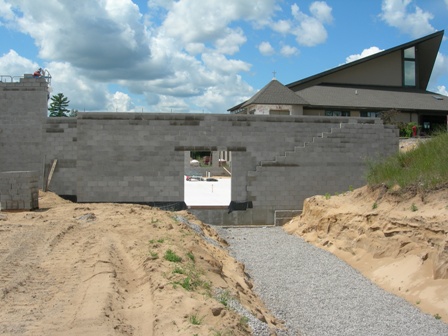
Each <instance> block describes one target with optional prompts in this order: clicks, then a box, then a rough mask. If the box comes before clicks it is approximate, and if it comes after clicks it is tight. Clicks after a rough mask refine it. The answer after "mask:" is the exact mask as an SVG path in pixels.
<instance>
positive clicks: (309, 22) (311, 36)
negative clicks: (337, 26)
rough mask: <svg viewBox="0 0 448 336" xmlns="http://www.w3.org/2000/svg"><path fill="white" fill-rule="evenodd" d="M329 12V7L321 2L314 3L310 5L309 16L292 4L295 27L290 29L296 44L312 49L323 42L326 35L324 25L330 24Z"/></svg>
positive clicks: (330, 16) (331, 18)
mask: <svg viewBox="0 0 448 336" xmlns="http://www.w3.org/2000/svg"><path fill="white" fill-rule="evenodd" d="M331 11H332V9H331V7H329V6H328V5H327V4H326V3H325V2H323V1H316V2H313V3H312V4H311V5H310V12H311V15H307V14H305V13H304V12H302V11H301V10H300V8H299V6H297V4H293V5H292V6H291V13H292V15H293V17H294V19H295V22H294V23H295V24H296V26H295V27H294V28H293V29H292V33H293V34H294V35H295V36H296V41H297V43H299V44H300V45H304V46H307V47H312V46H315V45H318V44H320V43H323V42H325V41H326V39H327V35H328V34H327V30H326V29H325V26H324V24H325V23H331V22H332V20H333V17H332V15H331Z"/></svg>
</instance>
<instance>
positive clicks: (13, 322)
mask: <svg viewBox="0 0 448 336" xmlns="http://www.w3.org/2000/svg"><path fill="white" fill-rule="evenodd" d="M40 196H41V197H40V201H39V202H40V210H38V211H33V212H26V211H25V212H2V213H0V215H1V216H0V234H1V239H0V251H1V256H2V258H1V260H0V288H1V290H2V291H1V292H0V296H1V301H0V333H2V334H8V335H62V334H63V335H112V334H114V335H145V336H148V335H149V336H151V335H195V334H197V335H213V334H216V335H219V334H222V335H249V334H250V325H249V324H248V320H247V319H246V318H245V317H244V316H243V315H240V314H239V313H238V312H237V311H236V310H234V309H230V307H229V306H230V305H229V303H230V301H231V300H235V301H236V302H238V303H239V304H241V306H242V307H243V308H244V309H245V310H246V311H247V312H250V313H251V314H252V315H253V316H255V318H256V319H259V320H261V321H263V322H265V323H266V324H267V325H268V328H271V329H272V330H273V331H275V330H276V329H277V327H279V328H281V327H282V323H281V321H278V320H277V319H275V318H274V317H273V316H272V315H271V314H270V313H269V312H268V310H267V309H266V308H265V306H264V304H263V302H262V301H261V300H260V299H259V298H258V297H257V296H256V295H255V294H254V292H253V291H252V281H251V279H250V278H249V277H248V276H247V275H246V274H245V272H244V266H243V265H242V264H241V263H238V262H236V261H235V259H234V258H232V257H230V256H229V255H228V253H227V250H226V249H225V248H223V247H224V246H225V242H223V241H222V240H221V239H220V238H219V237H218V236H217V235H216V233H215V232H214V230H213V229H212V228H210V227H208V226H206V225H203V224H202V223H201V222H199V221H197V220H196V219H195V218H194V217H192V216H191V215H189V214H188V213H187V212H177V213H173V212H166V211H162V210H158V209H155V208H150V207H148V206H140V205H132V204H75V203H71V202H68V201H64V200H62V199H61V198H59V197H58V196H56V195H55V194H52V193H42V194H41V195H40ZM186 222H188V223H190V224H194V226H193V228H192V226H189V225H187V224H186Z"/></svg>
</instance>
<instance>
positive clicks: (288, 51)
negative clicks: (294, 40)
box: [280, 45, 299, 57]
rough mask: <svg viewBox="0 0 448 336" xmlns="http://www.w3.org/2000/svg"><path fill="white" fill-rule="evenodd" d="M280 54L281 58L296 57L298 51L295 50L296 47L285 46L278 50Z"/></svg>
mask: <svg viewBox="0 0 448 336" xmlns="http://www.w3.org/2000/svg"><path fill="white" fill-rule="evenodd" d="M280 53H281V54H282V55H283V56H286V57H290V56H294V55H298V54H299V49H297V48H296V47H292V46H289V45H285V46H283V47H282V48H281V49H280Z"/></svg>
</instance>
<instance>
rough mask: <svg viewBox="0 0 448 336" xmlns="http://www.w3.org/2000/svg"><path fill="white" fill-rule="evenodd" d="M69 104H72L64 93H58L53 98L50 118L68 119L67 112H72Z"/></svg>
mask: <svg viewBox="0 0 448 336" xmlns="http://www.w3.org/2000/svg"><path fill="white" fill-rule="evenodd" d="M68 103H70V100H68V98H67V97H64V94H63V93H58V94H57V95H54V96H53V97H51V103H50V108H49V109H48V110H49V111H50V117H67V112H70V110H69V109H68V108H67V107H68Z"/></svg>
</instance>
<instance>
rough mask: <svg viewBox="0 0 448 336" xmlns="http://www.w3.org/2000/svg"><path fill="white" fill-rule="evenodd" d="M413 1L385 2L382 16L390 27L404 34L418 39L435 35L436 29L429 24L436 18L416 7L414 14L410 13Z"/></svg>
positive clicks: (388, 0)
mask: <svg viewBox="0 0 448 336" xmlns="http://www.w3.org/2000/svg"><path fill="white" fill-rule="evenodd" d="M411 3H412V0H383V3H382V6H381V9H382V13H381V14H380V17H381V19H383V20H384V21H385V22H386V23H387V24H388V25H389V26H392V27H395V28H398V29H399V30H400V31H401V32H402V33H407V34H410V35H411V36H412V37H414V38H417V37H421V36H423V35H427V34H430V33H433V32H434V31H435V29H434V27H433V26H432V25H431V24H430V23H429V21H430V20H432V19H433V18H434V16H433V14H431V13H429V12H425V11H423V10H422V9H421V8H420V7H418V6H415V10H414V12H411V11H408V6H409V5H410V4H411Z"/></svg>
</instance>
